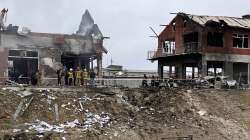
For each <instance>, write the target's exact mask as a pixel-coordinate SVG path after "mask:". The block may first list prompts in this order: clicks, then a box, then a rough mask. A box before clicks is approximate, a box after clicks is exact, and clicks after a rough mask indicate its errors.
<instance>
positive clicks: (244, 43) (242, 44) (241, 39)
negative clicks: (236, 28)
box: [233, 34, 248, 48]
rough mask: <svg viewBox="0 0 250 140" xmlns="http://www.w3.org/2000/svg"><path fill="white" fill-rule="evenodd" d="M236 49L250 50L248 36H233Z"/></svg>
mask: <svg viewBox="0 0 250 140" xmlns="http://www.w3.org/2000/svg"><path fill="white" fill-rule="evenodd" d="M233 47H234V48H248V35H243V34H233Z"/></svg>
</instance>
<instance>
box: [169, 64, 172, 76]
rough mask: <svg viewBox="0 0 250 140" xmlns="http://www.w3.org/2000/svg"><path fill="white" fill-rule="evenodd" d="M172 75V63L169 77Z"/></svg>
mask: <svg viewBox="0 0 250 140" xmlns="http://www.w3.org/2000/svg"><path fill="white" fill-rule="evenodd" d="M171 76H172V66H171V65H170V66H169V77H171Z"/></svg>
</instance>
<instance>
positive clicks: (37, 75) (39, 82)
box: [36, 70, 42, 86]
mask: <svg viewBox="0 0 250 140" xmlns="http://www.w3.org/2000/svg"><path fill="white" fill-rule="evenodd" d="M36 79H37V85H38V86H41V84H42V73H41V71H40V70H37V72H36Z"/></svg>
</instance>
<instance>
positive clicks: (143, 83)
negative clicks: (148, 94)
mask: <svg viewBox="0 0 250 140" xmlns="http://www.w3.org/2000/svg"><path fill="white" fill-rule="evenodd" d="M147 79H148V77H147V75H146V74H144V75H143V80H142V87H147V86H148V81H147Z"/></svg>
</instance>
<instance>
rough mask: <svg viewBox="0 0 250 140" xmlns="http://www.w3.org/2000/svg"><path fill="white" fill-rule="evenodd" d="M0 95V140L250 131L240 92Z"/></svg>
mask: <svg viewBox="0 0 250 140" xmlns="http://www.w3.org/2000/svg"><path fill="white" fill-rule="evenodd" d="M236 91H237V92H236ZM235 92H236V93H238V95H239V96H235ZM0 93H1V94H0V109H1V110H4V111H3V112H0V138H2V139H8V138H9V139H15V138H19V139H20V138H21V139H24V140H26V139H38V140H39V139H73V140H74V139H76V140H77V139H88V138H91V139H93V140H95V139H118V140H119V139H123V140H125V139H135V140H141V139H143V140H151V139H152V140H158V139H159V140H160V139H168V138H182V137H183V138H185V137H187V138H189V137H190V136H192V138H193V139H204V140H208V139H211V138H212V139H220V140H224V139H225V140H226V139H235V140H238V139H239V140H241V139H243V140H247V139H249V134H248V132H249V130H250V125H249V126H248V125H242V124H246V121H247V118H248V116H249V115H250V113H248V112H247V111H246V108H249V107H250V104H247V103H249V102H248V101H247V100H246V99H247V97H249V98H250V94H249V93H248V92H247V91H242V90H240V91H238V90H234V91H232V92H230V91H227V90H222V89H198V88H197V89H196V88H191V89H190V88H178V89H176V88H171V89H158V88H137V89H130V88H117V87H110V88H68V89H56V88H54V89H52V88H51V89H41V88H40V89H39V88H27V89H25V90H23V89H17V88H10V87H3V88H1V89H0ZM20 93H22V95H25V96H20ZM23 93H24V94H23ZM248 94H249V95H248ZM241 96H242V98H239V97H241ZM237 101H238V102H237ZM244 117H245V118H244Z"/></svg>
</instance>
